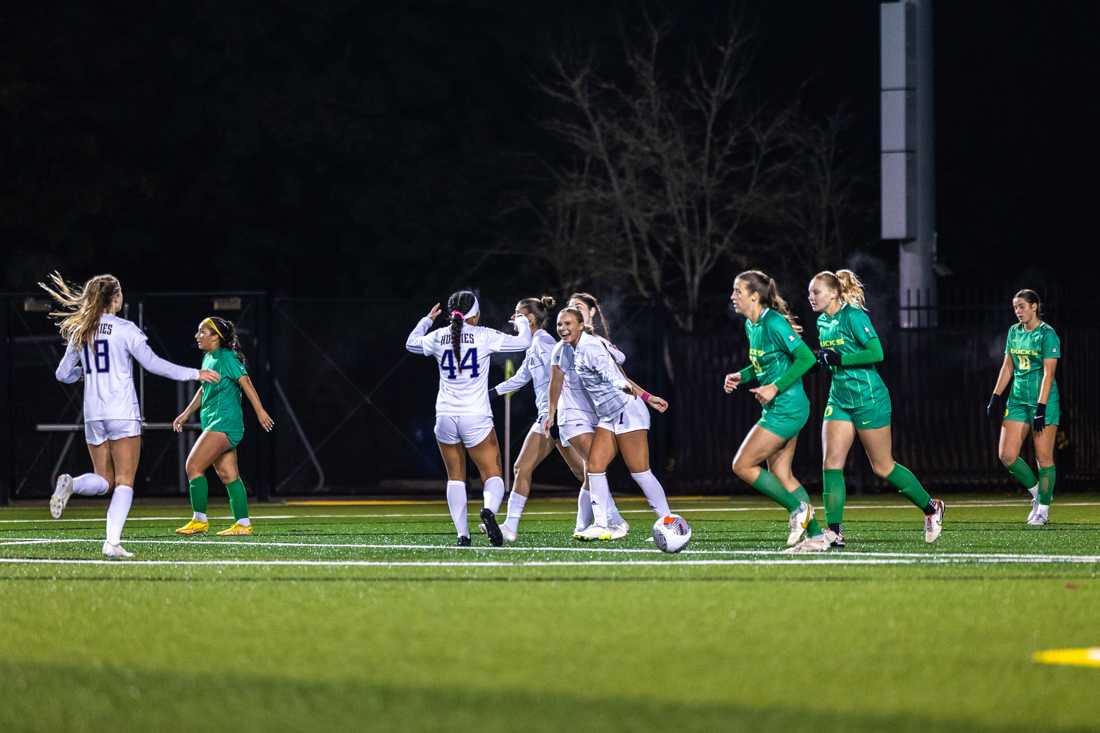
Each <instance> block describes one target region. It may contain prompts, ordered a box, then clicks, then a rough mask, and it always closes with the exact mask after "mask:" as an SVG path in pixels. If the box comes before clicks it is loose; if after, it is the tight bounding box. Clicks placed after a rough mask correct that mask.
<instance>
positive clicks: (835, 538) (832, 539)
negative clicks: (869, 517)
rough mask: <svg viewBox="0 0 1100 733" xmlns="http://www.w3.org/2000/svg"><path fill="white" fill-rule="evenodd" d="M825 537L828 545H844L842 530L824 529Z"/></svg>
mask: <svg viewBox="0 0 1100 733" xmlns="http://www.w3.org/2000/svg"><path fill="white" fill-rule="evenodd" d="M825 539H827V540H828V541H829V547H844V530H841V531H839V532H834V531H833V530H831V529H826V530H825Z"/></svg>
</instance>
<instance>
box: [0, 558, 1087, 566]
mask: <svg viewBox="0 0 1100 733" xmlns="http://www.w3.org/2000/svg"><path fill="white" fill-rule="evenodd" d="M1080 561H1081V560H1080V559H1078V558H1074V559H1072V560H1057V559H1054V556H1041V555H1032V556H1026V557H1020V558H1017V559H1014V560H1005V559H997V560H989V561H978V564H1027V565H1033V564H1057V563H1067V562H1068V563H1076V562H1080ZM968 562H974V561H966V560H960V559H953V558H948V557H940V556H937V555H929V556H927V557H923V558H920V559H917V558H901V557H898V558H877V557H855V556H851V557H829V556H818V557H816V558H815V559H810V556H807V555H800V556H798V559H797V560H796V559H793V558H792V559H791V560H779V559H772V558H756V559H748V558H743V559H742V558H736V559H726V560H672V559H662V560H521V561H518V562H504V561H493V560H490V561H484V562H478V561H462V560H395V561H386V560H125V561H119V560H71V559H70V560H63V559H49V558H41V559H38V558H0V565H113V566H115V567H147V566H177V567H178V566H185V565H195V566H203V565H212V566H221V567H224V566H249V567H256V566H259V567H320V568H324V567H341V568H343V567H366V568H533V567H540V568H545V567H554V568H559V567H560V568H576V567H665V568H667V567H679V566H685V565H686V566H723V565H768V566H770V565H799V564H802V565H962V564H967V563H968Z"/></svg>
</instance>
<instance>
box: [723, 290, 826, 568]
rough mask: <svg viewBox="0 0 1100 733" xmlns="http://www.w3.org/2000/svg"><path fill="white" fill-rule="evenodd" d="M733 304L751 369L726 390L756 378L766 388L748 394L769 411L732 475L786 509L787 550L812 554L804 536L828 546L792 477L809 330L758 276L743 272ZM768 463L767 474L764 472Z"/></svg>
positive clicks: (803, 407) (806, 410)
mask: <svg viewBox="0 0 1100 733" xmlns="http://www.w3.org/2000/svg"><path fill="white" fill-rule="evenodd" d="M730 301H731V304H732V310H733V312H734V313H737V314H740V315H742V316H744V317H745V333H746V335H747V336H748V339H749V362H750V364H749V366H747V367H745V368H743V369H741V370H740V371H738V372H734V373H732V374H727V375H726V379H725V382H724V384H723V387H724V389H725V391H726V394H730V393H732V392H733V391H734V390H735V389H737V388H738V387H740V386H741V385H744V384H748V383H749V382H751V381H752V380H754V379H756V380H757V381H759V382H760V386H759V387H755V388H753V389H751V390H749V391H750V392H752V393H753V395H754V396H755V397H756V401H757V402H759V403H760V405H761V406H762V408H763V409H762V410H761V413H760V419H759V420H758V421H757V423H756V425H754V426H753V427H752V429H751V430H749V433H748V435H746V436H745V439H744V440H743V441H742V442H741V447H740V448H738V450H737V455H736V456H734V459H733V472H734V473H735V474H737V477H738V478H740V479H741V480H742V481H744V482H745V483H747V484H749V485H750V486H752V487H753V488H754V489H756V490H757V491H759V492H760V493H761V494H763V495H764V496H766V497H768V498H769V499H771V500H772V501H774V502H775V503H776V504H778V505H779V506H781V507H783V508H784V509H786V510H787V514H788V516H787V527H788V530H789V531H788V534H787V546H788V547H790V548H791V551H795V552H801V551H803V550H805V549H806V548H807V547H809V545H806V544H805V543H802V544H799V540H800V539H801V538H802V536H803V534H805V535H807V536H808V537H809V539H810V540H813V541H815V542H817V543H819V544H820V543H821V542H823V540H824V533H823V532H822V530H821V527H820V526H819V525H818V523H817V520H816V519H814V508H813V504H811V503H810V495H809V494H808V493H807V492H806V489H805V488H804V487H803V486H802V484H801V482H799V480H798V479H797V478H795V476H794V473H792V471H791V463H792V462H793V460H794V451H795V448H796V446H797V445H798V434H799V432H801V430H802V427H803V426H804V425H805V424H806V421H807V420H808V419H809V418H810V400H809V398H808V397H806V391H805V390H804V389H803V388H802V375H803V374H805V373H806V372H807V371H809V370H810V367H812V366H813V365H814V355H813V352H812V351H810V348H809V347H808V346H806V344H805V343H803V342H802V338H801V337H800V336H799V333H801V331H802V327H801V326H799V325H798V324H796V323H795V322H794V316H792V315H791V312H790V309H789V308H788V307H787V302H786V301H785V300H783V297H782V296H781V295H780V294H779V288H778V287H777V286H776V283H775V280H774V279H772V278H771V277H769V276H768V275H766V274H764V273H763V272H760V271H759V270H748V271H746V272H742V273H741V274H740V275H738V276H737V277H736V279H734V281H733V292H732V293H731V294H730ZM761 463H766V464H767V468H761V467H760V464H761ZM825 547H826V548H827V547H828V545H827V544H826V545H825Z"/></svg>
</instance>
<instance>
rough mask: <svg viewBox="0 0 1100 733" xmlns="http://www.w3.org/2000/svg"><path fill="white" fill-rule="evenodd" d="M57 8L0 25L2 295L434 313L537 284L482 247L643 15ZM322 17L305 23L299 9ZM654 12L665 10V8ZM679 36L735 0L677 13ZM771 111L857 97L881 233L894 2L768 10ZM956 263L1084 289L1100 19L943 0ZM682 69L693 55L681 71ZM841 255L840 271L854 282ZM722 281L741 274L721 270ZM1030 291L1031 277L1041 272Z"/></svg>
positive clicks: (510, 221)
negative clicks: (278, 302) (885, 6)
mask: <svg viewBox="0 0 1100 733" xmlns="http://www.w3.org/2000/svg"><path fill="white" fill-rule="evenodd" d="M596 5H599V4H597V3H591V2H573V1H570V0H565V1H559V2H555V3H537V2H489V1H487V0H486V1H483V2H475V1H473V0H465V1H460V0H454V1H450V2H447V1H444V0H439V1H437V2H408V3H395V4H392V6H391V7H389V8H388V9H385V10H378V9H376V8H375V7H374V6H373V5H372V4H368V3H354V2H341V1H339V0H316V1H315V2H310V3H289V2H263V3H240V4H234V3H229V4H227V3H215V2H208V1H202V0H200V1H198V2H193V3H170V2H150V3H147V4H143V5H140V6H132V5H130V4H125V3H117V4H116V3H108V4H105V5H101V4H98V3H87V2H80V3H77V2H60V3H47V4H46V5H40V6H37V7H35V8H34V9H31V8H29V7H24V9H22V10H19V11H16V12H13V11H5V13H4V16H3V17H2V19H0V20H2V25H0V33H2V43H3V49H2V54H0V57H2V58H3V62H2V66H0V83H2V85H3V92H2V94H0V110H2V111H0V114H2V116H3V122H2V124H3V129H4V130H5V131H6V134H4V136H3V143H2V145H3V147H2V154H3V169H4V172H5V175H4V178H3V182H2V184H0V186H2V193H0V209H2V213H3V215H2V217H0V226H2V227H3V232H2V237H3V253H2V254H0V261H2V262H3V265H4V267H3V282H0V288H2V289H6V290H15V291H23V290H27V289H30V288H31V287H33V283H34V282H35V281H36V280H38V279H41V278H42V276H43V275H44V274H45V273H46V272H48V271H50V270H52V269H55V268H56V269H60V270H61V271H62V272H63V273H65V274H66V275H67V276H69V277H71V278H73V279H83V278H84V277H86V276H88V275H91V274H94V273H96V272H103V271H110V272H114V273H115V274H117V275H119V276H120V277H121V278H122V279H123V281H124V284H125V285H126V286H128V287H129V288H131V289H140V290H181V289H202V290H209V289H230V288H257V289H266V290H270V291H272V292H276V293H281V294H292V295H294V294H301V295H307V294H330V295H348V296H360V295H368V296H373V297H379V298H391V297H405V296H413V297H416V298H419V299H424V298H438V297H440V296H441V295H445V294H446V292H445V291H448V290H450V289H451V288H453V287H454V286H456V285H458V284H460V283H469V284H484V283H490V282H491V283H493V286H494V288H498V289H500V290H509V291H512V290H519V289H522V290H524V291H534V290H538V289H539V288H540V287H542V286H543V285H544V284H545V283H544V282H542V279H543V275H542V273H540V272H539V271H538V269H537V267H536V266H535V265H532V264H530V261H529V260H525V259H524V258H518V257H506V256H496V257H491V256H486V255H485V253H486V252H487V251H489V250H491V249H492V247H493V245H494V244H495V243H496V242H498V241H499V240H500V239H501V237H502V236H507V237H509V238H510V239H511V240H513V241H524V240H526V239H530V231H529V230H530V227H531V222H530V221H528V220H525V219H524V218H523V217H515V216H511V217H509V216H501V211H502V207H503V204H502V202H503V201H505V200H506V199H507V197H508V196H509V195H513V194H514V193H515V192H516V191H519V190H528V191H529V192H530V193H531V194H532V195H534V196H537V195H539V185H540V184H539V183H538V182H537V181H536V180H534V177H533V176H532V171H533V170H534V168H535V167H536V166H535V165H534V163H533V161H537V160H539V159H543V160H553V159H554V157H555V156H556V155H558V154H559V153H560V145H559V143H558V142H557V141H556V140H555V139H554V138H553V137H552V136H551V135H550V134H549V133H548V132H547V131H546V130H545V129H543V128H542V127H541V126H540V125H539V120H540V119H542V118H543V117H545V116H546V115H547V114H548V111H549V108H550V103H549V102H548V100H547V99H546V98H545V97H544V96H543V95H542V94H541V93H540V92H539V91H538V90H537V88H536V85H535V81H534V80H535V79H537V78H540V77H541V76H544V75H545V74H546V73H547V72H548V65H547V61H548V58H549V55H550V51H551V50H552V49H554V48H560V47H562V45H563V44H565V43H568V44H570V45H571V46H573V47H575V48H583V49H590V50H591V52H592V53H593V54H594V56H595V57H596V59H597V60H598V61H601V62H606V63H607V64H609V65H610V67H611V68H613V63H614V58H615V51H616V47H617V40H616V33H617V27H618V23H617V19H618V18H626V19H627V20H628V21H629V20H630V19H631V18H635V19H636V17H637V16H636V11H634V10H633V8H634V7H635V6H636V4H635V3H620V4H619V5H618V6H609V7H606V8H604V7H593V6H596ZM307 6H308V7H307ZM654 7H656V6H654ZM666 7H669V8H675V10H673V11H666V12H667V13H668V15H669V16H670V17H671V18H673V19H674V20H675V22H676V31H675V34H674V41H673V43H672V44H671V46H670V47H671V49H672V51H675V49H676V48H677V44H681V45H682V46H683V47H686V46H687V44H689V43H692V42H698V40H699V39H700V38H702V37H703V36H704V35H705V33H706V32H707V31H708V30H709V29H713V28H714V27H717V26H720V25H721V24H722V22H723V21H724V19H725V18H726V17H727V15H728V12H729V5H728V4H726V3H722V2H699V1H694V2H692V1H689V2H679V3H669V4H668V5H667V6H666ZM738 7H739V9H740V13H741V15H742V17H744V18H745V19H746V22H749V23H750V24H752V25H753V26H754V27H755V28H756V61H755V64H754V67H753V68H754V73H753V76H752V86H753V89H752V93H753V94H754V95H757V97H758V98H760V99H766V100H770V99H775V100H781V99H789V98H791V97H792V96H793V95H794V94H795V93H796V91H797V90H798V89H799V88H800V87H801V88H803V90H804V91H803V102H804V109H805V111H806V113H807V114H808V115H810V116H824V115H827V114H829V113H830V112H832V111H834V110H835V109H836V108H837V107H838V105H844V106H845V108H846V109H847V110H848V112H849V113H850V114H851V115H852V127H851V129H850V131H849V133H848V135H847V137H846V139H845V141H844V143H845V148H846V153H847V155H849V156H850V159H851V160H852V161H854V162H855V164H856V165H857V167H858V169H859V171H860V175H861V176H863V177H864V178H865V179H866V181H867V185H866V186H865V187H864V188H863V194H862V195H863V196H864V197H865V199H866V201H867V205H868V206H869V207H871V215H870V216H868V217H867V219H866V221H865V222H863V226H861V227H857V228H855V229H854V230H851V236H852V240H853V241H851V243H850V251H853V252H854V251H864V252H866V253H869V254H871V255H873V256H877V257H879V258H882V259H883V260H884V261H885V262H886V263H887V265H889V263H890V261H891V260H892V258H894V257H896V246H895V245H894V244H892V243H882V242H879V241H878V240H877V233H878V225H877V216H878V214H877V209H875V208H874V207H876V206H877V201H878V193H877V179H878V144H879V140H878V95H879V88H878V79H879V76H878V74H879V69H878V3H877V2H868V1H866V0H832V1H829V2H822V1H820V0H819V1H817V2H797V1H792V2H785V3H775V2H749V3H742V4H741V5H740V6H738ZM935 34H936V54H937V56H936V59H935V65H936V79H937V94H936V107H937V109H936V121H937V130H936V136H937V149H936V156H937V178H938V230H939V248H940V262H941V265H943V266H944V268H946V272H948V273H950V274H948V275H947V277H946V278H945V280H944V281H943V283H944V287H967V286H969V284H970V283H973V282H974V279H975V278H976V277H981V278H982V279H983V281H990V280H996V281H1004V282H1006V283H1013V284H1014V283H1017V282H1021V283H1022V281H1023V280H1027V281H1028V282H1031V281H1032V280H1034V281H1036V282H1038V283H1040V284H1041V285H1042V286H1044V287H1053V286H1054V285H1059V286H1062V285H1068V284H1070V283H1072V282H1079V281H1080V282H1084V281H1083V280H1077V278H1083V277H1084V273H1081V268H1080V264H1079V262H1075V259H1076V258H1075V256H1074V252H1075V251H1076V250H1077V249H1079V248H1081V247H1083V246H1089V245H1092V243H1093V241H1094V239H1095V232H1094V225H1093V222H1094V221H1095V216H1094V214H1093V212H1094V210H1095V207H1096V203H1095V201H1094V198H1095V193H1094V191H1095V189H1096V186H1095V184H1094V182H1093V178H1095V174H1096V170H1097V167H1096V162H1097V155H1096V153H1095V152H1094V146H1095V138H1096V131H1097V129H1098V128H1100V124H1098V123H1100V103H1098V101H1097V96H1096V90H1097V88H1098V87H1100V73H1098V72H1100V61H1098V57H1100V52H1098V50H1097V49H1098V44H1097V38H1100V4H1098V3H1096V2H1059V3H1050V2H1039V1H1038V0H1031V1H1026V2H1012V3H1006V2H992V1H981V2H970V1H968V2H940V3H937V5H936V28H935ZM670 55H674V54H670ZM838 264H839V263H838ZM728 274H729V273H726V272H723V273H721V276H722V278H728ZM1029 278H1030V280H1029Z"/></svg>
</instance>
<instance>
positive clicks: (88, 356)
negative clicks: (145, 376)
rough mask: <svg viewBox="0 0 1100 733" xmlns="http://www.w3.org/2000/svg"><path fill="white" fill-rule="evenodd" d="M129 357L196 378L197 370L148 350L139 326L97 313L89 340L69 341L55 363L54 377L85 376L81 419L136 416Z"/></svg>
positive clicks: (180, 378) (181, 377) (166, 373)
mask: <svg viewBox="0 0 1100 733" xmlns="http://www.w3.org/2000/svg"><path fill="white" fill-rule="evenodd" d="M133 359H136V360H137V362H138V363H139V364H141V366H142V367H144V368H145V370H146V371H148V372H152V373H153V374H157V375H160V376H162V377H167V378H168V379H174V380H176V381H177V382H186V381H191V380H197V379H198V378H199V370H198V369H194V368H192V367H184V366H179V365H178V364H173V363H172V362H170V361H165V360H164V359H161V358H160V357H159V356H157V355H156V354H154V353H153V350H152V349H151V348H149V343H148V341H147V339H146V337H145V334H144V333H142V331H141V329H140V328H138V327H137V326H136V325H135V324H133V323H132V322H130V321H127V320H126V319H124V318H119V317H118V316H113V315H111V314H109V313H105V314H103V316H102V317H100V319H99V325H98V326H97V327H96V330H95V334H94V336H93V337H92V341H91V343H86V344H82V345H73V344H69V347H68V348H67V349H66V350H65V356H63V357H62V358H61V363H60V364H58V366H57V371H56V372H54V376H55V377H57V381H59V382H64V383H65V384H72V383H73V382H76V381H78V380H79V379H80V378H81V376H83V377H84V421H85V422H88V421H91V420H140V419H141V407H140V406H139V405H138V398H137V390H135V389H134V376H133V361H132V360H133Z"/></svg>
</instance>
